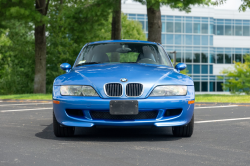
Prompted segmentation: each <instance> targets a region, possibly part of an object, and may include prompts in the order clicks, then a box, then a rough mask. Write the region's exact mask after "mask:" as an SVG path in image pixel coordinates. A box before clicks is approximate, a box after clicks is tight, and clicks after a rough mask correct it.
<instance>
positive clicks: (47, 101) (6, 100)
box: [0, 99, 52, 103]
mask: <svg viewBox="0 0 250 166" xmlns="http://www.w3.org/2000/svg"><path fill="white" fill-rule="evenodd" d="M0 102H34V103H50V102H51V103H52V100H25V99H23V100H21V99H16V100H15V99H14V100H13V99H1V100H0Z"/></svg>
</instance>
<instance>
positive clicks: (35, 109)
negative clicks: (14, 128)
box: [0, 107, 53, 112]
mask: <svg viewBox="0 0 250 166" xmlns="http://www.w3.org/2000/svg"><path fill="white" fill-rule="evenodd" d="M49 109H53V108H52V107H50V108H35V109H19V110H4V111H0V112H19V111H33V110H49Z"/></svg>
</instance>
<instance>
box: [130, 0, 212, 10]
mask: <svg viewBox="0 0 250 166" xmlns="http://www.w3.org/2000/svg"><path fill="white" fill-rule="evenodd" d="M134 1H137V2H140V3H142V4H143V5H145V4H148V5H147V6H153V7H156V8H157V6H158V5H160V6H164V5H165V6H169V7H170V8H172V9H179V10H180V11H185V12H191V7H190V6H191V5H209V3H210V0H187V1H183V0H134Z"/></svg>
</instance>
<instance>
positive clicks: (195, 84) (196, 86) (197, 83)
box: [194, 82, 200, 92]
mask: <svg viewBox="0 0 250 166" xmlns="http://www.w3.org/2000/svg"><path fill="white" fill-rule="evenodd" d="M194 90H195V92H199V91H200V82H194Z"/></svg>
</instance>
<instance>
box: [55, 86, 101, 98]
mask: <svg viewBox="0 0 250 166" xmlns="http://www.w3.org/2000/svg"><path fill="white" fill-rule="evenodd" d="M60 91H61V95H62V96H98V94H97V93H96V91H95V90H94V89H93V88H92V87H91V86H74V85H68V86H61V88H60Z"/></svg>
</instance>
